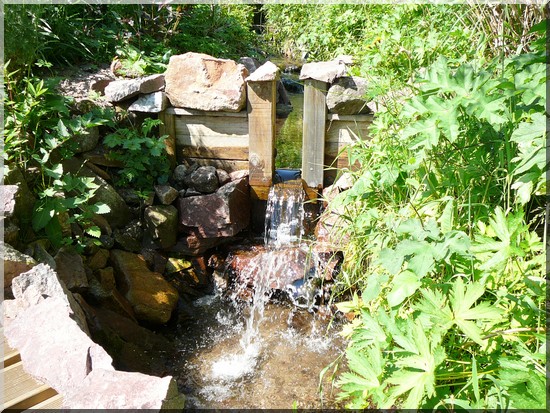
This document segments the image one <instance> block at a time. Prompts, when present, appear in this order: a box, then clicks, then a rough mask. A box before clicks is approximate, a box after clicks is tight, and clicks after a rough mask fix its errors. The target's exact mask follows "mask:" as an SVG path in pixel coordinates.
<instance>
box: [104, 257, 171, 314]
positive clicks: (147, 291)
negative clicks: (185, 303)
mask: <svg viewBox="0 0 550 413" xmlns="http://www.w3.org/2000/svg"><path fill="white" fill-rule="evenodd" d="M111 262H112V264H113V267H114V269H115V278H116V282H117V287H118V289H119V291H120V292H121V293H122V294H123V295H124V297H125V298H126V299H127V300H128V301H129V302H130V304H131V305H132V308H133V310H134V313H135V314H136V318H137V319H138V320H143V321H147V322H151V323H156V324H165V323H166V322H168V320H169V319H170V317H171V315H172V311H173V310H174V308H175V307H176V305H177V302H178V292H177V291H176V290H175V289H174V287H172V286H171V285H170V284H169V283H168V282H167V281H166V280H165V279H164V278H163V277H162V275H161V274H159V273H155V272H152V271H150V270H149V269H148V268H147V264H146V263H145V260H144V259H143V258H142V257H140V256H138V255H136V254H132V253H129V252H126V251H121V250H112V251H111Z"/></svg>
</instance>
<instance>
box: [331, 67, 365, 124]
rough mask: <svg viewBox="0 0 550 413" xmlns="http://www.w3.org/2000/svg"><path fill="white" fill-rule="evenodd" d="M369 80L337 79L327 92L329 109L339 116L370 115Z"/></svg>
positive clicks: (351, 77)
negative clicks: (367, 97)
mask: <svg viewBox="0 0 550 413" xmlns="http://www.w3.org/2000/svg"><path fill="white" fill-rule="evenodd" d="M366 95H367V80H366V79H363V78H361V77H357V76H349V77H341V78H339V79H337V80H336V81H335V82H334V84H333V85H332V86H330V88H329V90H328V92H327V108H328V111H329V112H331V113H337V114H339V115H359V114H365V113H369V112H370V109H369V107H368V106H367V103H368V101H367V99H366Z"/></svg>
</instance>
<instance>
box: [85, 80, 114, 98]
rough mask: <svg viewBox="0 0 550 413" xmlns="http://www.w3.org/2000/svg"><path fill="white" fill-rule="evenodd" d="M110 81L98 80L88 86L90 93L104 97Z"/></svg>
mask: <svg viewBox="0 0 550 413" xmlns="http://www.w3.org/2000/svg"><path fill="white" fill-rule="evenodd" d="M112 81H113V80H112V79H98V80H96V81H94V82H92V83H91V84H90V91H92V92H96V93H99V94H100V95H105V88H106V87H107V85H108V84H109V83H111V82H112Z"/></svg>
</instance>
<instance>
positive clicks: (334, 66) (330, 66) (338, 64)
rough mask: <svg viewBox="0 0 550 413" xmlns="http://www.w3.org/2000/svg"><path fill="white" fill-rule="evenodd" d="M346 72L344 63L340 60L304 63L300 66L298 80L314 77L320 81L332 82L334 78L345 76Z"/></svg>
mask: <svg viewBox="0 0 550 413" xmlns="http://www.w3.org/2000/svg"><path fill="white" fill-rule="evenodd" d="M346 72H347V69H346V65H345V63H344V62H343V61H342V60H331V61H329V62H314V63H306V64H305V65H303V66H302V71H301V72H300V80H305V79H315V80H319V81H321V82H326V83H332V82H334V80H335V79H337V78H339V77H343V76H346Z"/></svg>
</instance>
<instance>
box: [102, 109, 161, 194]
mask: <svg viewBox="0 0 550 413" xmlns="http://www.w3.org/2000/svg"><path fill="white" fill-rule="evenodd" d="M161 124H162V122H161V121H160V120H158V119H150V118H149V119H146V120H144V121H143V124H142V125H141V128H140V130H137V129H135V128H123V129H118V130H117V131H116V132H114V133H111V134H109V135H107V136H106V137H105V138H104V140H103V143H104V145H105V146H107V147H108V148H111V149H114V151H112V152H111V153H110V157H111V158H112V159H115V160H120V161H122V162H123V163H124V167H123V168H121V169H120V171H119V175H120V177H119V179H118V182H117V184H118V185H120V186H126V185H132V186H133V187H134V188H136V189H139V190H147V191H149V190H151V189H152V187H153V185H155V184H156V183H165V182H167V180H168V177H169V163H168V160H167V157H166V147H165V144H164V140H165V139H166V138H167V137H168V136H167V135H164V136H161V137H160V138H157V137H155V136H149V135H150V134H151V130H152V129H153V128H154V127H156V126H159V125H161Z"/></svg>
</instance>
